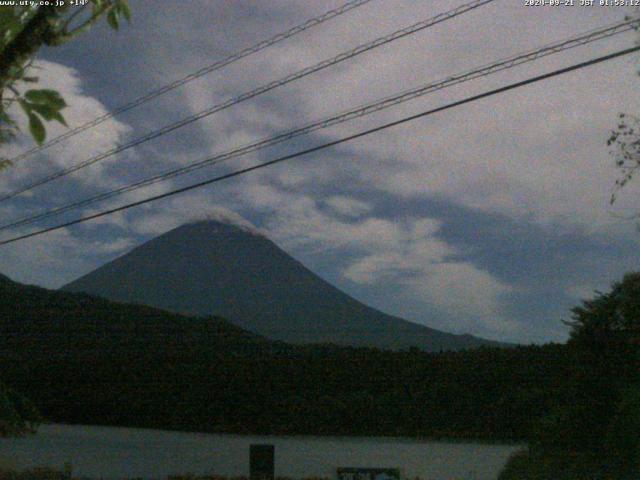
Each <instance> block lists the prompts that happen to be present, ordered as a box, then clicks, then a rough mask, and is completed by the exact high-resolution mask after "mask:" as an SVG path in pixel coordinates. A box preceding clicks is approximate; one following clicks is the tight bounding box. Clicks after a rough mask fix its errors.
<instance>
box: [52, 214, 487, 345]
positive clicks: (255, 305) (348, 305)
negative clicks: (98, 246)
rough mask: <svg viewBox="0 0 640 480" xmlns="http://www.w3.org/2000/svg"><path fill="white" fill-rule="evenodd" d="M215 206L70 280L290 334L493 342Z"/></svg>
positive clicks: (328, 339) (276, 335)
mask: <svg viewBox="0 0 640 480" xmlns="http://www.w3.org/2000/svg"><path fill="white" fill-rule="evenodd" d="M224 213H225V215H220V214H219V213H218V214H214V215H211V214H210V215H207V216H206V217H205V218H201V219H198V220H195V221H191V222H189V223H187V224H185V225H182V226H180V227H178V228H175V229H173V230H171V231H169V232H167V233H165V234H163V235H160V236H159V237H156V238H154V239H152V240H150V241H149V242H147V243H145V244H143V245H141V246H138V247H137V248H135V249H133V250H132V251H130V252H129V253H127V254H125V255H123V256H121V257H120V258H117V259H116V260H114V261H112V262H110V263H108V264H106V265H104V266H102V267H100V268H98V269H97V270H95V271H93V272H91V273H89V274H87V275H85V276H84V277H81V278H79V279H77V280H75V281H74V282H72V283H70V284H69V285H67V286H65V287H63V288H64V289H66V290H70V291H75V292H85V293H90V294H94V295H99V296H103V297H106V298H108V299H111V300H116V301H121V302H128V303H141V304H145V305H150V306H153V307H157V308H162V309H165V310H171V311H174V312H178V313H184V314H190V315H196V316H209V315H216V316H220V317H223V318H226V319H228V320H229V321H231V322H232V323H235V324H236V325H237V326H239V327H242V328H244V329H246V330H249V331H251V332H254V333H257V334H260V335H263V336H265V337H268V338H271V339H275V340H282V341H285V342H289V343H296V344H305V343H333V344H337V345H352V346H369V347H378V348H386V349H401V348H408V347H412V346H415V347H419V348H422V349H425V350H456V349H461V348H470V347H476V346H480V345H489V344H494V343H493V342H489V341H486V340H482V339H478V338H475V337H472V336H461V335H453V334H449V333H445V332H440V331H438V330H434V329H432V328H429V327H427V326H424V325H419V324H416V323H412V322H409V321H406V320H403V319H401V318H398V317H393V316H391V315H387V314H385V313H382V312H380V311H378V310H375V309H373V308H371V307H368V306H366V305H364V304H362V303H360V302H358V301H357V300H355V299H354V298H352V297H350V296H349V295H347V294H346V293H344V292H342V291H340V290H339V289H337V288H336V287H334V286H333V285H331V284H329V283H328V282H326V281H324V280H323V279H321V278H320V277H318V276H317V275H315V274H314V273H313V272H311V271H310V270H309V269H307V268H306V267H305V266H304V265H302V264H301V263H300V262H298V261H297V260H295V259H294V258H292V257H291V256H289V255H288V254H287V253H286V252H284V251H282V250H281V249H280V248H279V247H278V246H277V245H276V244H275V243H273V242H272V241H270V240H269V239H268V238H267V237H266V236H265V235H264V234H263V233H262V232H261V231H260V230H259V229H257V228H256V227H255V226H253V225H252V224H250V223H249V222H246V221H238V219H240V220H243V219H241V217H239V216H230V215H228V211H225V212H224Z"/></svg>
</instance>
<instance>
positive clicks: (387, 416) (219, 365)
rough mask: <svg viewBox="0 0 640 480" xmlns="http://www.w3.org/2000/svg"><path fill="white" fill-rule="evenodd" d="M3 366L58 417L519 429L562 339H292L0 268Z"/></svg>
mask: <svg viewBox="0 0 640 480" xmlns="http://www.w3.org/2000/svg"><path fill="white" fill-rule="evenodd" d="M0 353H1V355H2V362H0V378H2V379H3V380H4V381H5V382H6V383H7V384H8V385H9V386H11V387H13V388H14V389H16V390H17V391H18V392H21V393H23V394H26V395H27V396H28V397H29V398H31V399H32V400H33V401H34V403H35V404H36V405H37V406H38V407H39V408H40V410H41V412H42V414H43V415H44V416H45V417H46V418H47V419H49V420H51V421H55V422H69V423H84V424H104V425H126V426H139V427H154V428H166V429H181V430H193V431H209V432H241V433H249V432H251V433H289V434H294V433H295V434H302V433H308V434H311V433H312V434H340V435H343V434H344V435H412V436H435V437H455V438H482V439H491V440H505V439H514V440H515V439H523V438H525V437H526V435H527V433H528V430H529V428H530V426H531V424H532V421H534V420H535V419H536V418H538V417H540V416H542V415H543V414H545V413H547V412H548V411H549V409H550V408H551V406H552V405H554V404H557V403H558V402H563V401H564V400H563V399H562V398H560V394H559V393H558V392H559V391H560V389H559V386H560V385H561V384H562V382H563V380H564V379H565V378H566V375H567V369H568V365H570V364H571V363H572V362H571V360H570V358H569V356H570V353H569V351H568V350H567V349H566V348H565V347H563V346H559V345H548V346H544V347H540V346H530V347H517V348H506V349H498V348H482V349H479V350H475V351H465V352H449V353H426V352H421V351H418V350H417V349H412V350H409V351H402V352H391V351H381V350H377V349H370V348H345V347H333V346H304V347H293V346H288V345H286V344H283V343H278V342H271V341H267V340H265V339H263V338H261V337H258V336H256V335H253V334H249V333H247V332H245V331H243V330H241V329H240V328H238V327H235V326H233V325H231V324H229V323H227V322H226V321H224V320H221V319H217V318H194V317H186V316H181V315H177V314H171V313H166V312H163V311H161V310H156V309H153V308H149V307H143V306H135V305H126V304H118V303H113V302H110V301H107V300H103V299H99V298H95V297H90V296H88V295H84V294H75V293H68V292H57V291H49V290H45V289H42V288H38V287H31V286H23V285H19V284H17V283H14V282H11V281H9V280H8V279H4V280H2V281H0Z"/></svg>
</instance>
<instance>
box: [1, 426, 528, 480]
mask: <svg viewBox="0 0 640 480" xmlns="http://www.w3.org/2000/svg"><path fill="white" fill-rule="evenodd" d="M258 443H268V444H272V445H275V458H276V476H286V477H292V478H304V477H312V476H313V477H327V478H332V479H333V478H336V468H337V467H386V468H391V467H393V468H396V467H397V468H400V469H401V473H402V475H403V476H404V477H406V478H414V477H416V476H417V477H420V478H421V479H422V480H453V479H464V480H490V479H495V478H496V476H497V474H498V472H499V471H500V470H501V468H502V467H503V466H504V464H505V462H506V461H507V458H508V457H509V455H511V453H513V452H514V451H516V450H518V449H519V448H521V447H519V446H514V445H493V444H481V443H456V442H444V441H442V442H441V441H426V440H425V441H423V440H413V439H407V438H386V437H379V438H370V437H312V436H291V437H279V436H246V435H216V434H205V433H183V432H168V431H162V430H146V429H133V428H114V427H96V426H77V425H74V426H72V425H57V424H52V425H51V424H50V425H42V426H41V427H40V429H39V431H38V433H37V434H36V435H33V436H30V437H25V438H17V439H0V458H5V459H7V458H8V459H10V461H11V462H13V463H14V464H15V465H16V466H17V467H19V468H25V467H34V466H38V465H40V466H42V465H47V466H52V467H57V468H62V466H63V465H64V463H65V462H69V463H71V465H72V467H73V474H74V475H77V476H81V477H93V478H105V479H110V478H123V477H129V478H130V477H141V478H145V479H147V478H164V477H166V476H167V475H170V474H177V473H193V474H207V473H209V474H218V475H225V476H240V475H248V473H249V445H251V444H258Z"/></svg>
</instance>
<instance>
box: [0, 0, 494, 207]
mask: <svg viewBox="0 0 640 480" xmlns="http://www.w3.org/2000/svg"><path fill="white" fill-rule="evenodd" d="M493 1H495V0H474V1H473V2H470V3H467V4H464V5H461V6H459V7H457V8H454V9H452V10H449V11H448V12H445V13H441V14H439V15H436V16H435V17H431V18H429V19H427V20H423V21H421V22H417V23H414V24H413V25H411V26H409V27H405V28H403V29H400V30H397V31H395V32H393V33H391V34H389V35H385V36H384V37H379V38H377V39H376V40H373V41H372V42H368V43H365V44H362V45H360V46H358V47H356V48H354V49H352V50H349V51H347V52H343V53H341V54H339V55H337V56H335V57H332V58H330V59H328V60H324V61H322V62H320V63H317V64H315V65H312V66H310V67H306V68H303V69H302V70H299V71H298V72H296V73H293V74H290V75H287V76H286V77H284V78H281V79H280V80H275V81H273V82H271V83H268V84H266V85H263V86H262V87H258V88H256V89H255V90H251V91H249V92H246V93H243V94H241V95H239V96H237V97H234V98H231V99H229V100H227V101H225V102H223V103H220V104H217V105H214V106H212V107H210V108H208V109H206V110H203V111H201V112H199V113H196V114H193V115H190V116H188V117H185V118H183V119H181V120H178V121H177V122H174V123H172V124H169V125H166V126H164V127H162V128H160V129H158V130H154V131H152V132H150V133H148V134H147V135H144V136H142V137H139V138H137V139H135V140H133V141H131V142H129V143H127V144H124V145H119V146H116V147H114V148H112V149H111V150H108V151H106V152H104V153H101V154H99V155H96V156H94V157H91V158H89V159H87V160H84V161H82V162H79V163H77V164H75V165H72V166H70V167H67V168H64V169H62V170H58V171H56V172H54V173H51V174H49V175H47V176H45V177H43V178H40V179H38V180H36V181H34V182H31V183H29V184H27V185H25V186H23V187H20V188H18V189H17V190H14V191H12V192H9V193H6V194H4V195H0V201H5V200H9V199H11V198H14V197H16V196H18V195H20V194H22V193H25V192H28V191H30V190H32V189H34V188H36V187H39V186H41V185H44V184H46V183H49V182H51V181H53V180H56V179H58V178H61V177H64V176H66V175H69V174H71V173H74V172H77V171H78V170H81V169H83V168H86V167H88V166H90V165H93V164H95V163H97V162H99V161H101V160H104V159H106V158H108V157H111V156H113V155H115V154H117V153H121V152H123V151H125V150H128V149H130V148H133V147H136V146H138V145H141V144H143V143H145V142H148V141H149V140H153V139H155V138H158V137H161V136H163V135H166V134H167V133H170V132H172V131H174V130H177V129H179V128H182V127H184V126H186V125H189V124H191V123H193V122H196V121H198V120H201V119H203V118H205V117H208V116H210V115H213V114H214V113H217V112H219V111H221V110H225V109H227V108H229V107H231V106H233V105H237V104H238V103H241V102H244V101H246V100H249V99H252V98H254V97H257V96H258V95H262V94H263V93H266V92H269V91H271V90H274V89H276V88H278V87H281V86H283V85H286V84H288V83H291V82H293V81H295V80H298V79H300V78H303V77H306V76H308V75H311V74H313V73H315V72H318V71H320V70H323V69H325V68H328V67H330V66H333V65H336V64H338V63H340V62H343V61H345V60H348V59H350V58H353V57H355V56H357V55H360V54H362V53H365V52H367V51H369V50H373V49H374V48H377V47H380V46H382V45H386V44H388V43H391V42H393V41H395V40H398V39H400V38H403V37H406V36H408V35H412V34H414V33H416V32H419V31H421V30H424V29H426V28H429V27H432V26H434V25H436V24H438V23H441V22H444V21H446V20H450V19H452V18H455V17H457V16H459V15H462V14H464V13H466V12H468V11H470V10H473V9H475V8H478V7H480V6H482V5H485V4H488V3H491V2H493Z"/></svg>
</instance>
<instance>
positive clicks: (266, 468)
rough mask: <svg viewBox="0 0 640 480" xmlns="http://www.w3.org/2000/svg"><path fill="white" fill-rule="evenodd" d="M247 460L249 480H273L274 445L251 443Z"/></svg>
mask: <svg viewBox="0 0 640 480" xmlns="http://www.w3.org/2000/svg"><path fill="white" fill-rule="evenodd" d="M249 462H250V468H249V470H250V479H251V480H274V478H275V447H274V446H273V445H251V446H250V447H249Z"/></svg>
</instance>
